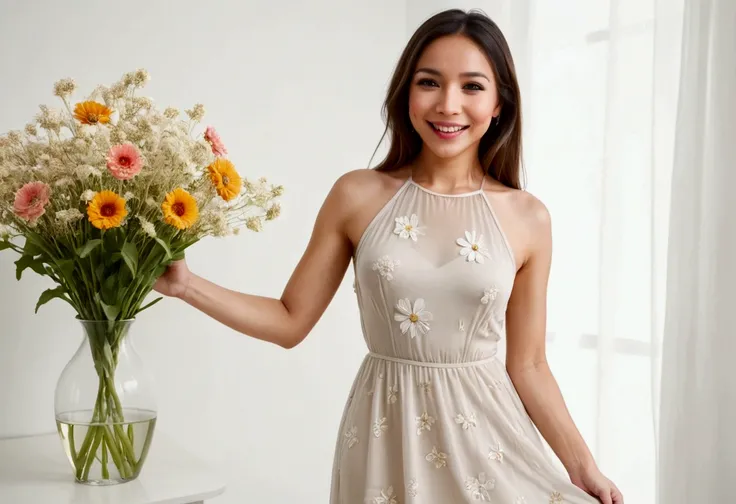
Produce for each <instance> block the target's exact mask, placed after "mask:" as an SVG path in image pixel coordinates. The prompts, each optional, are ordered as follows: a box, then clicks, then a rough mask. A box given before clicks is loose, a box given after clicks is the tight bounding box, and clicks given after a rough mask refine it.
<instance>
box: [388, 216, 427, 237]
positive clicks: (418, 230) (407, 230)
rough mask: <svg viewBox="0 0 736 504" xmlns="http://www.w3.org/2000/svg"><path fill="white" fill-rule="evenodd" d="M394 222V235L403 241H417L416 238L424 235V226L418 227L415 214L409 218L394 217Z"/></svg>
mask: <svg viewBox="0 0 736 504" xmlns="http://www.w3.org/2000/svg"><path fill="white" fill-rule="evenodd" d="M395 221H396V227H394V234H396V235H399V238H403V239H405V240H406V239H407V238H411V239H412V240H413V241H417V237H418V236H419V235H423V234H424V226H420V225H419V217H417V214H411V217H407V216H403V217H396V219H395Z"/></svg>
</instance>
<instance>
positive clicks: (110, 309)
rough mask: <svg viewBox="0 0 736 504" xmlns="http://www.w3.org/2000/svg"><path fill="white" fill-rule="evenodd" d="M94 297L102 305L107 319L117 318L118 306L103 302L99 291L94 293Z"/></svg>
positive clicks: (118, 313)
mask: <svg viewBox="0 0 736 504" xmlns="http://www.w3.org/2000/svg"><path fill="white" fill-rule="evenodd" d="M95 297H96V298H97V302H98V303H100V306H102V311H104V312H105V316H106V317H107V320H115V319H117V318H118V315H120V307H118V306H116V305H109V304H107V303H105V302H104V301H103V300H102V298H101V297H100V294H99V293H97V294H95Z"/></svg>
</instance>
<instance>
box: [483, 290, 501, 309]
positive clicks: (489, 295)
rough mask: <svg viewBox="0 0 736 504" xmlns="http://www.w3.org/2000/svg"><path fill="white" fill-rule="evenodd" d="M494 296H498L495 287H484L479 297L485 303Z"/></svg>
mask: <svg viewBox="0 0 736 504" xmlns="http://www.w3.org/2000/svg"><path fill="white" fill-rule="evenodd" d="M496 296H498V289H496V288H495V287H491V288H488V289H485V290H483V297H481V298H480V302H481V303H482V304H484V305H486V304H488V303H490V302H491V301H495V300H496Z"/></svg>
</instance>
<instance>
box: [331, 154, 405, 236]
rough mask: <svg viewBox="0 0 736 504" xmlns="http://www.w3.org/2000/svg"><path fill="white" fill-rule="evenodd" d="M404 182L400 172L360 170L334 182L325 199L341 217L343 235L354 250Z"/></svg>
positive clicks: (402, 173) (402, 174) (401, 171)
mask: <svg viewBox="0 0 736 504" xmlns="http://www.w3.org/2000/svg"><path fill="white" fill-rule="evenodd" d="M405 178H406V175H405V174H404V171H403V170H396V171H392V172H380V171H377V170H373V169H370V168H363V169H357V170H351V171H349V172H346V173H345V174H343V175H341V176H340V177H339V178H338V179H337V180H336V181H335V184H334V185H333V187H332V190H331V191H330V195H329V196H328V200H331V202H330V203H329V205H330V206H331V207H332V209H333V210H334V211H335V212H336V213H339V214H340V215H341V217H342V219H341V220H342V221H343V225H344V230H345V233H346V234H347V236H348V238H349V239H350V241H351V242H352V243H353V245H354V246H357V244H358V241H359V240H360V237H361V236H362V234H363V232H364V231H365V228H366V227H367V226H368V224H369V223H370V221H371V220H372V219H373V217H374V216H375V215H376V214H377V213H378V212H379V211H380V209H381V208H382V207H383V206H384V205H385V204H386V203H387V202H388V201H389V200H390V199H391V197H392V196H393V195H394V194H395V193H396V191H398V190H399V188H400V187H401V185H402V184H403V183H404V181H405Z"/></svg>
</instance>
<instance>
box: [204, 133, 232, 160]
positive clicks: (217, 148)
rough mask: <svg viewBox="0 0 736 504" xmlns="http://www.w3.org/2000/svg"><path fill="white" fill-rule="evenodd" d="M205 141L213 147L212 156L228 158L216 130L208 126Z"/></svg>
mask: <svg viewBox="0 0 736 504" xmlns="http://www.w3.org/2000/svg"><path fill="white" fill-rule="evenodd" d="M204 139H205V140H207V143H209V144H210V146H211V147H212V154H214V155H215V156H218V157H222V156H227V149H226V148H225V144H224V143H222V140H221V139H220V135H218V134H217V131H215V128H213V127H212V126H207V129H206V130H205V131H204Z"/></svg>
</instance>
